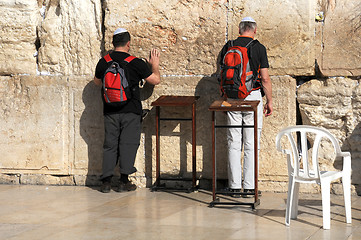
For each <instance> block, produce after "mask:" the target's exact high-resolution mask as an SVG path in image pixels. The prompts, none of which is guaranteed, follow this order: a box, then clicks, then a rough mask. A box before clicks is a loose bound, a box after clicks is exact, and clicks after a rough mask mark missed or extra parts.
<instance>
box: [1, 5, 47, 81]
mask: <svg viewBox="0 0 361 240" xmlns="http://www.w3.org/2000/svg"><path fill="white" fill-rule="evenodd" d="M0 12H1V18H0V74H1V75H10V74H35V73H36V58H35V56H34V54H35V53H36V26H37V23H38V20H39V19H40V14H39V7H38V1H37V0H1V1H0Z"/></svg>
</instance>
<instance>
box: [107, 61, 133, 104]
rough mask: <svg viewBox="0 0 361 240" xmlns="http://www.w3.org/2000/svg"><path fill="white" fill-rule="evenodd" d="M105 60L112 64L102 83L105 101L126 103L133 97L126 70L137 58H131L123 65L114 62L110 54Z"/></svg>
mask: <svg viewBox="0 0 361 240" xmlns="http://www.w3.org/2000/svg"><path fill="white" fill-rule="evenodd" d="M104 59H105V61H106V62H107V63H110V65H109V67H108V68H107V70H106V71H105V73H104V77H103V81H102V82H103V96H104V100H105V102H106V103H125V102H126V101H127V100H129V99H130V98H131V97H132V92H131V88H130V86H129V85H130V84H129V81H128V80H127V76H126V69H125V68H126V66H127V64H128V63H130V62H131V61H132V60H133V59H135V57H133V56H129V57H127V58H126V59H124V60H123V63H121V64H119V63H117V62H115V61H113V59H112V58H111V57H110V55H109V54H107V55H106V56H104Z"/></svg>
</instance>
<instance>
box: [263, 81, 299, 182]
mask: <svg viewBox="0 0 361 240" xmlns="http://www.w3.org/2000/svg"><path fill="white" fill-rule="evenodd" d="M271 80H272V96H273V111H274V113H273V115H271V116H269V117H267V118H265V117H264V122H263V129H262V137H261V150H260V156H259V159H260V160H259V164H260V167H259V174H260V176H259V178H260V180H261V181H262V180H268V181H280V180H282V181H288V180H287V179H286V176H287V175H288V173H287V161H286V156H285V155H284V154H282V153H280V152H278V151H277V149H276V141H275V140H276V135H277V134H278V132H279V131H280V130H281V129H283V128H285V127H288V126H292V125H296V80H295V79H294V78H292V77H289V76H282V77H276V76H273V77H271ZM264 101H265V100H264Z"/></svg>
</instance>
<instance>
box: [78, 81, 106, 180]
mask: <svg viewBox="0 0 361 240" xmlns="http://www.w3.org/2000/svg"><path fill="white" fill-rule="evenodd" d="M82 101H83V103H84V106H85V107H84V111H83V112H82V114H81V117H80V122H79V131H80V136H81V137H82V139H83V140H84V141H85V143H86V146H85V147H86V148H87V154H84V151H83V149H81V148H82V147H83V146H80V144H79V145H78V146H77V143H79V142H80V141H77V140H75V160H74V168H75V169H79V168H80V169H84V168H87V170H88V173H87V176H86V179H85V185H87V186H92V185H99V184H100V181H99V176H100V174H101V169H102V159H103V142H104V123H103V105H102V99H101V92H100V90H99V87H98V86H96V85H95V84H94V83H93V82H92V81H90V82H89V83H88V84H87V85H86V86H85V87H84V89H83V92H82ZM76 114H77V113H75V115H76ZM85 156H87V157H88V159H82V158H84V157H85ZM86 163H88V165H87V166H86Z"/></svg>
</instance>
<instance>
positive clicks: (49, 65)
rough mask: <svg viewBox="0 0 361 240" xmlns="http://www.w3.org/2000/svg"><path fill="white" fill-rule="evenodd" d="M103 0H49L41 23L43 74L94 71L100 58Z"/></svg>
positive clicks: (39, 29)
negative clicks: (101, 0)
mask: <svg viewBox="0 0 361 240" xmlns="http://www.w3.org/2000/svg"><path fill="white" fill-rule="evenodd" d="M101 19H102V9H101V3H100V0H94V1H81V0H76V1H73V0H56V1H48V2H46V6H45V13H44V19H43V21H42V22H41V23H40V24H39V25H40V26H39V28H38V32H39V40H40V48H39V56H38V61H39V72H40V74H42V75H48V74H60V75H93V74H94V69H95V66H96V63H97V62H98V60H99V58H100V52H101V41H102V30H101Z"/></svg>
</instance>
